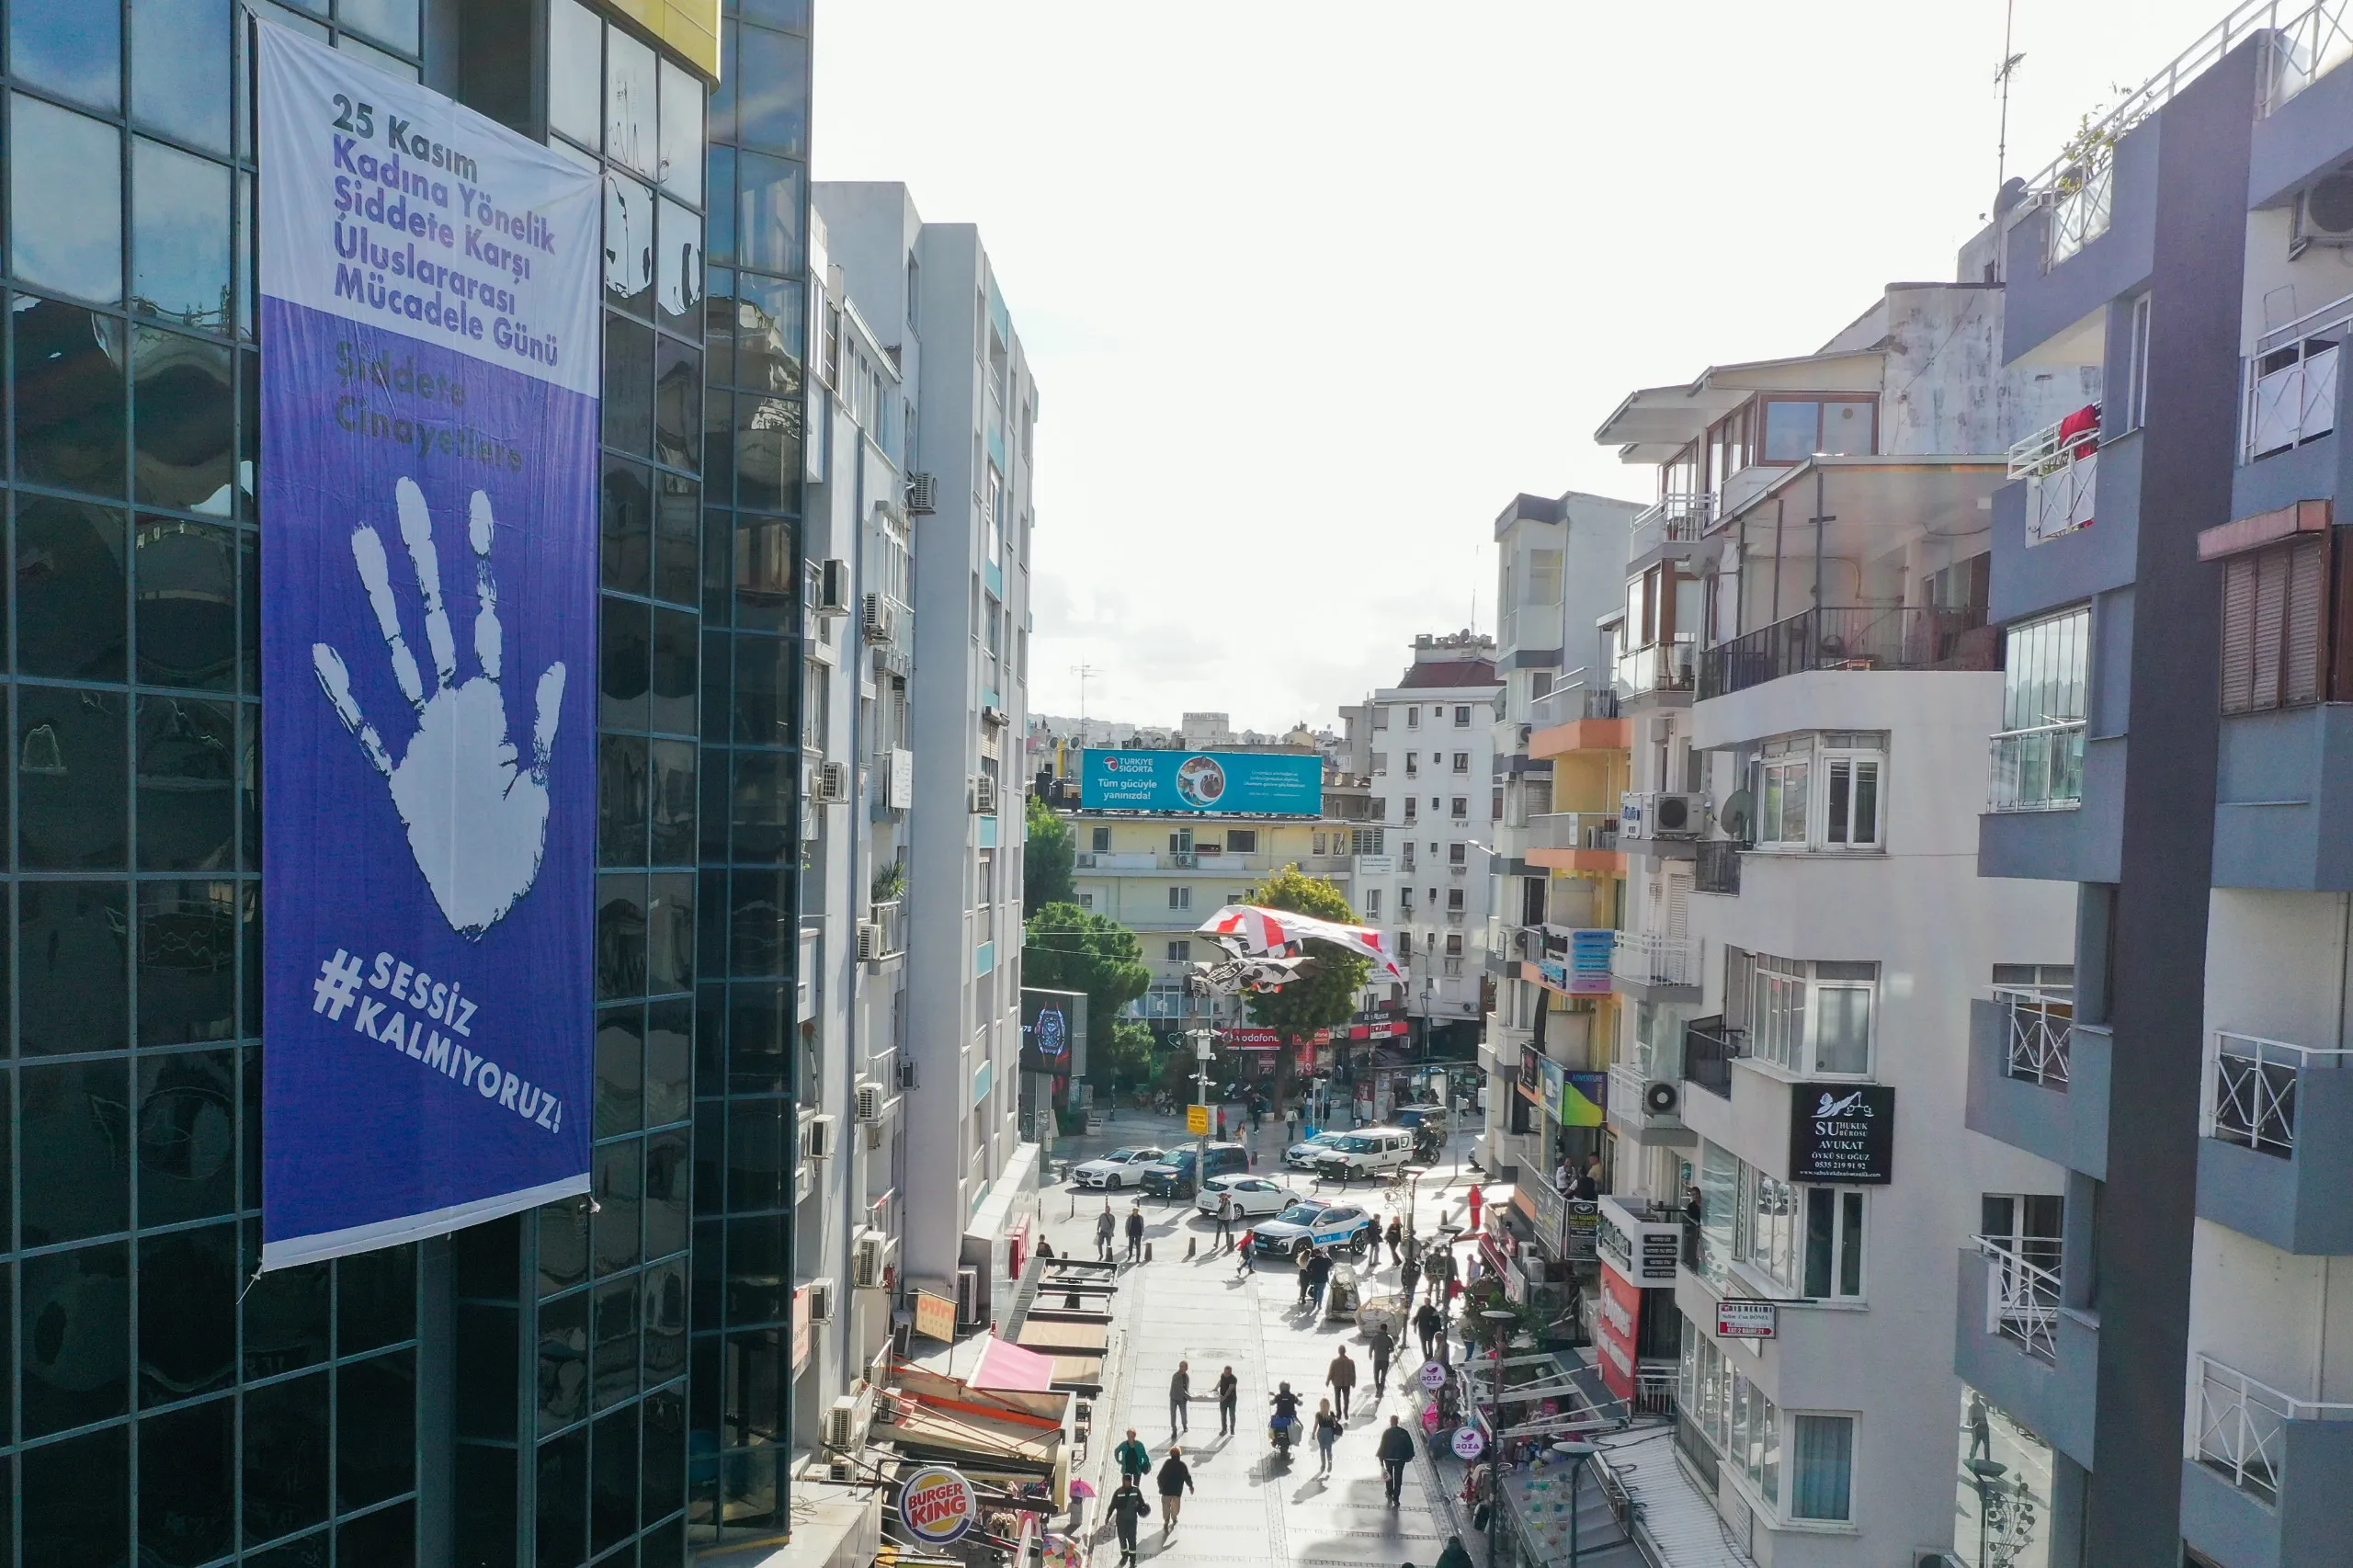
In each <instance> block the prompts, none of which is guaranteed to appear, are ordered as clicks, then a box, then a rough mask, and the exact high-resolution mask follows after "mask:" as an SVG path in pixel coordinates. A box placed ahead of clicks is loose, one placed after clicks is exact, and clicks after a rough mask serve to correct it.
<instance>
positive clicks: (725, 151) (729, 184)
mask: <svg viewBox="0 0 2353 1568" xmlns="http://www.w3.org/2000/svg"><path fill="white" fill-rule="evenodd" d="M727 25H728V26H729V27H731V28H732V27H733V26H734V25H735V24H734V23H733V22H730V23H729V24H727ZM703 166H704V167H705V168H706V169H708V170H709V171H710V178H709V180H708V182H707V183H708V185H709V187H710V188H709V192H708V200H707V201H706V203H705V206H704V210H705V211H706V212H708V213H709V214H710V230H709V232H708V233H706V234H705V236H704V250H705V253H706V254H707V255H708V256H709V257H710V260H712V261H714V262H731V261H733V260H734V259H735V149H734V148H733V147H713V148H712V149H711V150H710V155H709V156H708V157H706V158H705V159H704V160H703Z"/></svg>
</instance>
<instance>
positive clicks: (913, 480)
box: [906, 473, 939, 517]
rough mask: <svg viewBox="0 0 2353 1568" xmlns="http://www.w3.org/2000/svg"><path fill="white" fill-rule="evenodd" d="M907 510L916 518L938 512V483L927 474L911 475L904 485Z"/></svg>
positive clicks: (934, 477) (933, 477)
mask: <svg viewBox="0 0 2353 1568" xmlns="http://www.w3.org/2000/svg"><path fill="white" fill-rule="evenodd" d="M906 496H907V510H908V512H909V513H911V514H912V515H914V516H915V517H929V516H931V515H932V514H933V513H934V512H937V511H938V510H939V481H938V478H937V477H936V476H934V475H932V474H928V473H911V474H909V475H907V483H906Z"/></svg>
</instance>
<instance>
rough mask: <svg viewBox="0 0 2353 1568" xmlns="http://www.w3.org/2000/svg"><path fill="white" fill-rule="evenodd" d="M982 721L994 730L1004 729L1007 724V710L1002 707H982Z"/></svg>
mask: <svg viewBox="0 0 2353 1568" xmlns="http://www.w3.org/2000/svg"><path fill="white" fill-rule="evenodd" d="M981 722H982V723H983V724H986V725H987V726H988V727H989V728H991V729H993V730H1002V729H1004V728H1005V725H1006V717H1005V710H1004V709H1002V708H983V709H982V710H981Z"/></svg>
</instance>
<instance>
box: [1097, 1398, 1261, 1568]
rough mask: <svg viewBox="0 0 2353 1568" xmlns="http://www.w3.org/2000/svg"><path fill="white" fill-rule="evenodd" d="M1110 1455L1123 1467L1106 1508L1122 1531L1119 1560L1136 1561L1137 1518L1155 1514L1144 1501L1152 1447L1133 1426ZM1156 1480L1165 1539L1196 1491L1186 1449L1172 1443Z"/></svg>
mask: <svg viewBox="0 0 2353 1568" xmlns="http://www.w3.org/2000/svg"><path fill="white" fill-rule="evenodd" d="M1227 1370H1228V1371H1231V1370H1232V1369H1231V1368H1229V1369H1227ZM1179 1375H1180V1376H1181V1375H1182V1369H1181V1368H1180V1369H1179ZM1111 1458H1112V1460H1114V1461H1115V1462H1116V1463H1117V1464H1118V1465H1119V1467H1120V1485H1119V1489H1118V1490H1117V1491H1115V1492H1113V1493H1112V1494H1111V1501H1110V1502H1109V1503H1108V1505H1107V1506H1106V1508H1105V1511H1106V1512H1108V1514H1109V1515H1110V1516H1111V1526H1112V1528H1113V1529H1115V1530H1117V1531H1118V1532H1119V1537H1120V1562H1134V1561H1135V1560H1136V1530H1137V1524H1138V1521H1139V1520H1142V1519H1145V1518H1149V1517H1151V1515H1152V1505H1151V1504H1149V1503H1147V1502H1145V1501H1144V1495H1143V1478H1144V1477H1145V1476H1147V1475H1151V1474H1153V1469H1152V1450H1151V1449H1147V1448H1145V1447H1144V1446H1143V1439H1142V1438H1141V1437H1137V1436H1136V1429H1135V1428H1134V1427H1132V1426H1131V1427H1129V1428H1128V1437H1127V1441H1125V1442H1123V1443H1121V1444H1120V1446H1119V1447H1118V1448H1116V1449H1112V1450H1111ZM1154 1480H1155V1485H1154V1491H1155V1492H1156V1493H1157V1494H1159V1497H1160V1539H1161V1540H1167V1539H1168V1536H1169V1532H1170V1531H1172V1530H1174V1529H1175V1528H1176V1519H1177V1516H1178V1515H1180V1514H1182V1513H1183V1512H1184V1506H1185V1494H1186V1493H1188V1492H1190V1491H1192V1490H1194V1486H1193V1470H1192V1467H1191V1466H1190V1465H1188V1464H1187V1463H1186V1462H1185V1450H1184V1449H1180V1448H1178V1447H1177V1446H1176V1444H1174V1443H1171V1444H1169V1445H1168V1457H1167V1458H1166V1459H1165V1460H1162V1461H1161V1463H1160V1471H1159V1473H1158V1475H1157V1476H1156V1477H1155V1478H1154Z"/></svg>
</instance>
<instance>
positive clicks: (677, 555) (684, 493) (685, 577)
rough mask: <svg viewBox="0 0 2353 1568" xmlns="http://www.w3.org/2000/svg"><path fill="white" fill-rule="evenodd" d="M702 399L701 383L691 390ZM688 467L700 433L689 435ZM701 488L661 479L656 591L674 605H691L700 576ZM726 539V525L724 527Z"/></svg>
mask: <svg viewBox="0 0 2353 1568" xmlns="http://www.w3.org/2000/svg"><path fill="white" fill-rule="evenodd" d="M692 390H693V392H694V394H695V396H696V397H697V399H698V400H699V398H700V396H701V390H702V384H701V382H699V381H697V382H696V383H695V385H694V388H693V389H692ZM688 438H689V440H690V442H691V443H692V445H691V446H690V448H689V449H688V460H687V461H686V462H685V463H684V464H682V466H684V467H687V468H692V467H694V466H696V463H697V462H698V461H699V459H700V455H701V444H700V432H690V434H689V437H688ZM701 525H702V486H701V485H699V484H698V483H695V482H694V481H693V480H691V479H681V478H679V477H678V476H677V475H676V474H672V473H665V474H664V475H662V476H661V479H660V481H659V483H658V487H657V489H656V491H655V494H654V596H655V597H658V598H665V599H668V600H669V601H670V602H671V603H673V604H683V605H691V604H693V603H694V602H695V597H696V589H697V586H698V583H699V576H700V573H701V564H702V562H701V557H702V526H701ZM723 537H724V525H723V524H722V538H723Z"/></svg>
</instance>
